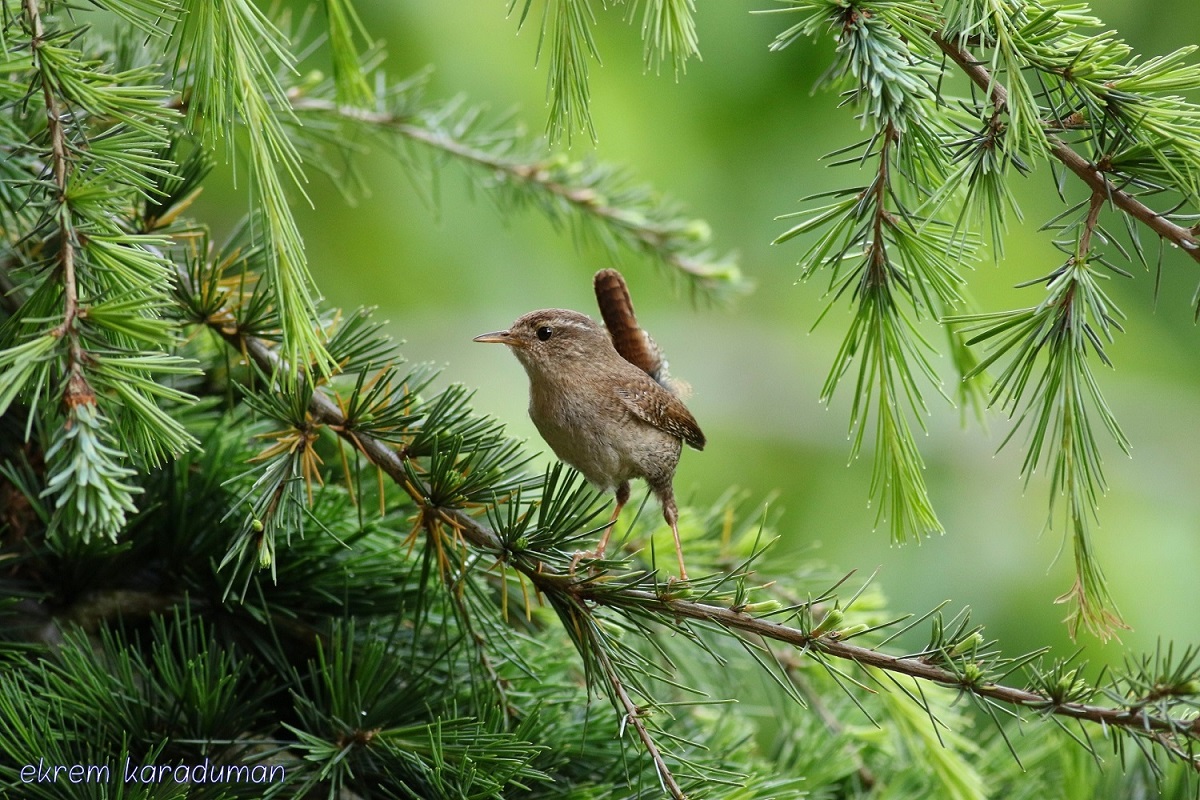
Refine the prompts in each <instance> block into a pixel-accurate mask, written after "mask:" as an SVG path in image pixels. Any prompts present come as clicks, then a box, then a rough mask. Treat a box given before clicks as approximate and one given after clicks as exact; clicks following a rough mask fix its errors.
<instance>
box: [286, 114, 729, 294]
mask: <svg viewBox="0 0 1200 800" xmlns="http://www.w3.org/2000/svg"><path fill="white" fill-rule="evenodd" d="M291 104H292V110H293V111H294V112H296V113H304V112H320V113H325V114H333V115H336V116H338V117H340V118H342V119H345V120H349V121H352V122H358V123H364V124H367V125H373V126H376V127H380V128H387V129H389V130H391V131H393V132H395V133H398V134H400V135H401V136H404V137H406V138H408V139H411V140H412V141H414V142H419V143H421V144H423V145H425V146H426V147H430V148H433V149H435V150H440V151H441V152H443V153H447V154H449V155H452V156H454V157H455V158H458V159H461V160H462V161H466V162H469V163H472V164H475V165H476V166H479V167H484V168H486V169H488V170H491V171H493V172H495V173H498V174H501V175H503V176H505V178H506V179H507V180H509V181H511V182H513V183H520V184H524V185H526V186H531V187H536V188H538V189H540V190H541V191H543V192H546V193H547V194H549V195H552V196H554V197H557V198H559V199H561V200H564V201H566V202H567V203H568V204H570V205H571V206H572V207H574V208H575V209H577V210H578V211H580V212H582V213H584V214H588V215H590V216H592V217H595V218H596V219H599V220H602V221H604V222H606V223H608V224H610V225H614V226H618V227H620V228H622V229H623V230H627V231H629V232H630V233H632V234H633V236H634V238H635V239H636V240H637V241H638V242H639V243H640V244H641V245H643V246H644V247H647V248H649V249H650V250H653V251H654V252H656V253H658V254H659V257H660V258H661V259H662V260H663V262H664V263H666V264H668V265H669V266H671V267H674V268H675V269H677V270H679V271H680V272H682V273H684V274H685V275H687V276H689V277H691V278H693V279H695V280H698V281H700V282H701V283H703V284H704V285H706V286H708V287H710V288H711V286H712V285H713V284H715V283H716V282H717V281H719V280H720V279H719V277H717V276H714V271H713V268H712V266H711V265H710V264H709V263H708V262H706V261H704V260H702V259H698V258H694V257H691V256H688V255H686V254H683V253H672V252H663V247H664V245H665V244H666V242H667V240H668V239H669V237H670V236H671V232H670V231H669V230H667V229H665V228H664V227H662V226H661V225H655V224H653V223H652V222H650V221H648V220H644V219H634V218H631V217H630V215H629V214H628V213H626V211H625V210H624V209H622V208H620V207H617V206H613V205H610V204H609V203H608V202H606V201H605V198H604V196H603V195H601V194H600V193H598V192H596V191H595V190H593V189H591V188H587V187H574V186H568V185H566V184H564V183H562V182H560V181H557V180H554V178H553V176H552V173H551V170H550V169H549V168H548V167H547V166H546V165H545V164H542V163H537V162H534V163H528V162H526V161H523V160H520V159H515V158H506V157H503V156H499V155H496V154H493V153H489V152H488V151H487V150H484V149H481V148H478V147H472V146H470V145H468V144H465V143H463V142H462V141H459V140H458V139H455V138H454V137H452V136H447V135H445V134H444V133H442V132H440V131H436V130H431V129H429V128H426V127H423V126H421V125H414V124H413V123H412V122H411V117H410V116H409V115H405V114H393V113H391V112H388V111H372V110H369V109H364V108H358V107H355V106H346V105H339V104H337V103H335V102H334V101H332V100H326V99H323V98H317V97H303V96H299V97H292V98H291Z"/></svg>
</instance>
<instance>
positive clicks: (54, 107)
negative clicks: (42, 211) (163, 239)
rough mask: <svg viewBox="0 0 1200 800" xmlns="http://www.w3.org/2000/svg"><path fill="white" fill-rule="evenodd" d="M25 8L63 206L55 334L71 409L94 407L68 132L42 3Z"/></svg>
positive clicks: (31, 0) (31, 1)
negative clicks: (86, 364)
mask: <svg viewBox="0 0 1200 800" xmlns="http://www.w3.org/2000/svg"><path fill="white" fill-rule="evenodd" d="M24 6H25V18H26V20H27V21H28V23H29V30H30V32H31V33H32V37H31V39H30V45H31V49H32V51H33V54H34V58H35V64H36V66H37V68H38V73H39V81H40V83H41V85H42V98H43V100H44V102H45V104H46V130H47V132H48V133H49V136H50V164H51V168H52V169H53V171H54V184H55V186H56V187H57V189H58V191H57V196H56V197H55V198H54V202H56V203H57V204H58V205H59V209H58V212H57V213H56V214H55V215H54V216H55V218H56V219H57V220H58V262H59V266H60V267H61V268H62V285H63V321H62V323H61V324H60V325H59V326H58V327H56V328H55V329H54V332H53V335H54V336H55V337H57V338H63V337H65V338H66V340H67V374H68V376H69V377H68V379H67V382H66V388H65V392H66V394H65V396H64V398H63V399H64V401H65V402H66V405H67V407H68V408H74V407H75V406H76V405H79V404H81V403H87V404H94V403H95V402H96V395H95V393H94V392H93V391H92V388H91V387H90V386H89V385H88V381H87V378H86V377H85V376H84V374H83V359H84V353H83V345H82V344H81V342H80V339H79V332H78V330H77V328H76V325H75V322H76V319H77V317H78V314H79V288H78V285H77V282H76V278H75V233H74V230H73V229H72V226H71V215H70V211H69V209H67V208H66V207H65V206H66V201H67V172H68V168H69V166H70V159H69V157H68V155H67V133H66V128H65V126H64V125H63V120H62V112H61V110H60V107H59V103H58V100H57V99H56V98H55V96H54V92H53V90H52V81H51V80H50V76H49V75H48V74H47V72H46V66H45V64H44V63H43V61H42V59H41V58H39V57H38V53H39V51H40V49H41V47H42V46H43V44H44V43H45V40H46V31H45V28H44V27H43V25H42V15H41V10H40V7H39V4H38V0H24Z"/></svg>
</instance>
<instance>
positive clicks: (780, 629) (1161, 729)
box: [180, 270, 1200, 772]
mask: <svg viewBox="0 0 1200 800" xmlns="http://www.w3.org/2000/svg"><path fill="white" fill-rule="evenodd" d="M180 280H181V281H184V284H185V285H187V281H188V276H187V274H186V273H185V272H183V271H182V270H181V271H180ZM210 327H212V329H213V330H214V331H216V332H217V333H218V334H220V335H221V336H222V337H223V338H224V339H225V340H226V341H227V342H228V343H229V344H230V346H232V347H233V348H234V349H235V350H237V351H238V352H240V353H246V354H248V355H249V356H250V357H251V358H253V359H254V361H255V362H256V363H257V364H258V365H259V367H260V368H261V369H263V370H264V371H266V372H268V373H272V372H273V371H275V370H277V369H279V368H280V367H281V364H280V359H279V357H278V355H276V353H275V352H274V350H272V349H271V347H270V346H269V345H268V344H267V343H266V342H265V341H263V340H261V339H258V338H255V337H251V336H243V335H241V334H239V333H237V332H236V331H235V330H233V329H231V328H228V327H225V328H222V327H220V326H217V325H212V326H210ZM309 410H310V411H311V412H312V415H313V417H314V421H317V422H323V423H325V424H328V425H330V426H331V427H333V428H334V430H338V428H337V426H338V425H342V424H344V423H345V417H344V416H343V415H342V412H341V410H340V409H339V408H338V406H337V404H336V403H335V402H334V401H333V400H331V399H330V398H329V397H327V396H325V395H324V394H322V393H320V392H314V393H313V395H312V399H311V401H310V402H309ZM338 433H339V435H341V436H343V437H345V438H347V439H348V440H349V441H351V442H352V443H353V444H355V445H356V446H358V447H359V448H360V449H361V451H362V453H363V454H364V455H366V456H367V458H369V459H370V460H371V461H372V462H373V463H374V464H376V465H377V466H379V468H380V469H382V470H383V471H384V472H385V473H387V475H388V476H389V477H390V478H392V480H394V481H395V482H396V484H397V485H399V486H401V487H403V488H404V490H405V491H406V492H407V493H408V494H409V495H410V496H411V497H412V499H413V500H414V501H415V502H416V503H418V504H419V505H420V506H421V507H422V508H427V506H428V500H427V499H426V497H427V493H426V492H425V491H424V487H422V486H418V485H414V484H413V482H412V481H411V480H410V478H409V475H408V474H407V473H406V471H405V469H404V460H405V458H406V456H405V455H403V454H401V453H400V452H398V451H396V450H395V449H393V448H392V447H391V446H390V445H388V444H386V443H385V442H381V441H379V440H377V439H374V438H372V437H370V436H367V435H365V434H362V433H357V434H355V435H353V436H351V435H350V434H348V433H347V432H344V431H342V430H338ZM427 510H428V511H429V512H430V513H433V514H436V515H437V516H439V517H440V518H441V519H443V520H444V521H445V522H446V523H447V524H449V525H452V526H453V527H454V528H456V529H457V530H458V531H459V532H460V533H461V534H462V536H463V538H464V539H465V540H466V541H467V542H469V543H470V544H471V545H473V546H475V547H479V548H482V549H484V550H487V551H489V552H491V553H496V554H500V553H503V552H505V548H504V544H503V542H501V540H500V539H499V537H497V535H496V534H495V532H493V531H492V530H490V529H489V528H488V527H486V526H485V525H483V524H481V523H480V522H479V521H478V520H476V519H475V518H474V517H472V516H470V515H468V514H466V513H465V512H463V511H461V510H458V509H451V508H434V509H427ZM513 566H514V567H516V568H517V569H520V570H521V571H522V572H523V573H524V574H525V576H526V577H528V578H529V579H530V580H531V581H532V582H533V583H534V584H535V585H536V586H537V587H538V588H539V589H541V590H542V591H544V592H566V593H569V594H571V595H572V596H573V597H574V598H575V600H576V601H577V602H580V603H584V604H587V603H593V604H596V605H599V606H608V607H613V608H631V607H636V608H639V609H643V610H646V611H650V612H654V613H657V614H659V615H661V616H662V618H664V619H690V620H696V621H698V622H705V623H710V624H713V625H716V626H718V627H721V628H725V629H727V630H731V631H739V632H743V633H751V634H755V635H758V636H761V637H763V638H766V639H770V640H773V641H777V642H783V643H785V644H789V645H792V646H794V647H796V648H797V649H799V650H801V651H806V650H811V651H816V652H819V653H821V654H823V655H827V656H830V657H833V658H838V659H842V660H844V661H850V662H853V663H855V664H858V665H860V666H868V667H877V668H879V669H882V670H886V671H887V672H892V673H896V674H899V675H908V676H909V677H912V678H917V679H920V680H925V681H930V682H933V683H937V684H941V685H943V686H948V687H952V688H955V689H958V690H959V691H961V692H966V693H969V694H972V695H975V696H976V697H979V698H984V699H988V700H995V701H999V702H1001V703H1005V704H1008V705H1012V706H1018V707H1024V708H1029V709H1032V710H1035V711H1038V712H1040V713H1043V714H1052V715H1056V716H1060V717H1066V718H1069V719H1076V720H1084V721H1088V722H1093V723H1096V724H1098V725H1101V726H1111V727H1117V728H1122V729H1125V730H1127V731H1129V732H1131V733H1133V734H1136V735H1140V736H1151V737H1154V736H1156V735H1159V734H1166V735H1171V736H1180V737H1185V738H1187V739H1189V740H1192V741H1197V742H1200V721H1197V720H1188V719H1181V718H1175V717H1170V716H1160V715H1155V714H1151V713H1149V712H1148V711H1147V710H1146V709H1145V708H1144V707H1136V708H1115V707H1106V706H1099V705H1091V704H1087V703H1077V702H1055V701H1054V700H1053V699H1051V698H1050V697H1048V696H1047V695H1044V694H1040V693H1038V692H1033V691H1029V690H1027V689H1018V688H1015V687H1012V686H1005V685H1002V684H996V683H989V682H984V681H977V680H972V679H971V678H970V677H969V676H967V675H965V674H961V673H958V672H954V671H952V670H950V669H946V668H944V667H941V666H938V665H937V664H934V663H932V662H930V661H927V660H925V659H924V658H921V657H913V656H895V655H890V654H888V653H883V652H880V651H877V650H872V649H870V648H867V647H860V646H858V645H854V644H850V643H848V642H844V641H840V640H839V632H838V631H836V630H835V631H830V632H827V633H823V634H822V635H820V636H813V635H811V634H809V633H806V632H805V631H803V630H801V629H799V628H794V627H790V626H788V625H783V624H780V623H778V622H774V621H772V620H769V619H763V618H759V617H754V616H751V615H749V614H745V613H742V612H739V611H734V610H732V609H729V608H724V607H721V606H714V605H709V604H707V603H697V602H693V601H690V600H681V599H676V598H672V597H669V596H663V595H661V594H659V593H657V592H652V591H647V590H644V589H638V588H632V587H626V588H622V589H619V590H617V589H614V587H612V585H611V584H607V583H603V582H594V581H590V580H588V579H582V580H580V579H577V578H575V577H574V576H572V575H567V574H564V573H560V572H557V571H556V570H554V569H553V567H551V566H549V565H547V564H545V563H542V562H539V563H538V564H536V566H531V565H528V564H523V563H521V562H519V561H514V563H513ZM1188 763H1189V764H1190V766H1191V767H1192V768H1193V769H1195V770H1196V771H1197V772H1200V757H1198V756H1192V757H1190V758H1189V759H1188Z"/></svg>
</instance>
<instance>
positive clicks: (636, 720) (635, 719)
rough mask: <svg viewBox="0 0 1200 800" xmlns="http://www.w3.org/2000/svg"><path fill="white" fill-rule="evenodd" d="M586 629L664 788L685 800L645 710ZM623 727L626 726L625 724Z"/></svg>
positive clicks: (600, 663)
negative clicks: (648, 725) (652, 731)
mask: <svg viewBox="0 0 1200 800" xmlns="http://www.w3.org/2000/svg"><path fill="white" fill-rule="evenodd" d="M585 613H586V612H585ZM586 629H587V631H588V637H589V638H590V639H591V640H592V652H594V653H595V654H596V661H597V663H598V664H599V666H600V669H601V670H603V671H604V677H605V678H607V679H608V684H609V686H611V687H612V690H613V694H615V695H616V697H617V699H618V700H619V701H620V703H621V707H622V708H624V709H625V717H624V720H625V722H628V723H629V724H630V725H632V726H633V729H634V730H635V731H636V732H637V735H638V738H639V739H641V740H642V746H643V747H645V748H646V753H647V754H648V755H649V756H650V759H651V760H652V761H653V762H654V769H655V771H657V772H658V778H659V780H661V781H662V784H663V788H664V789H666V790H667V791H668V792H670V793H671V797H674V798H675V799H676V800H685V798H686V797H687V795H685V794H684V793H683V789H682V788H680V786H679V784H678V783H677V782H676V780H675V776H674V775H672V774H671V770H670V768H669V767H667V762H666V760H665V759H664V758H663V755H662V752H661V751H659V749H658V745H657V744H656V743H655V742H654V737H653V736H651V735H650V731H649V730H648V729H647V728H646V723H645V722H643V721H642V717H643V716H644V713H645V712H644V711H643V710H642V709H641V708H639V707H638V705H637V704H636V703H634V702H633V698H631V697H630V696H629V692H628V691H626V690H625V684H624V682H623V681H622V680H621V675H620V673H618V672H617V670H616V668H615V667H614V666H613V663H612V659H610V658H609V657H608V651H607V650H605V649H604V643H603V642H601V641H600V639H599V636H598V635H597V633H596V631H595V629H594V628H593V627H592V626H590V625H589V626H586ZM621 727H622V728H624V725H622V726H621Z"/></svg>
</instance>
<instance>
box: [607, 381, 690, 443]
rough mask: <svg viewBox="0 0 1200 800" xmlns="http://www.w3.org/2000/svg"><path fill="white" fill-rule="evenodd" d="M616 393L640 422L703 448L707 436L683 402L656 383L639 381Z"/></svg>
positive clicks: (617, 390)
mask: <svg viewBox="0 0 1200 800" xmlns="http://www.w3.org/2000/svg"><path fill="white" fill-rule="evenodd" d="M615 391H616V393H617V397H619V398H621V402H623V403H624V404H625V407H626V408H628V409H629V411H630V412H631V413H632V414H633V415H634V416H635V417H637V418H638V419H640V420H643V421H644V422H648V423H650V424H651V425H653V426H654V427H656V428H658V429H659V430H662V431H666V432H667V433H669V434H671V435H672V436H677V437H679V438H680V439H682V440H683V441H685V442H687V443H688V444H689V445H691V446H692V447H694V448H696V449H697V450H703V449H704V444H705V441H704V433H703V432H702V431H701V430H700V426H699V425H698V424H697V423H696V419H695V417H693V416H692V412H690V411H688V410H687V406H685V405H684V404H683V401H682V400H680V399H679V398H678V397H676V396H675V395H673V394H671V393H670V392H669V391H667V390H666V389H664V388H662V387H661V386H659V385H658V384H657V383H649V382H647V383H640V382H639V385H637V386H632V387H626V386H619V387H617V388H616V390H615Z"/></svg>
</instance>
